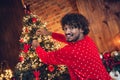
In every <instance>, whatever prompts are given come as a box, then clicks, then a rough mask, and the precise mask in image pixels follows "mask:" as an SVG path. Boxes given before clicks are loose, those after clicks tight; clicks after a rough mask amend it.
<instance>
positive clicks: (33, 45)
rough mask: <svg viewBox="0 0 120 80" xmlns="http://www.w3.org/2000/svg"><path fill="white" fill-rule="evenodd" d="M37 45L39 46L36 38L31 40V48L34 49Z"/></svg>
mask: <svg viewBox="0 0 120 80" xmlns="http://www.w3.org/2000/svg"><path fill="white" fill-rule="evenodd" d="M38 46H40V44H39V42H38V40H33V41H32V48H33V49H36V47H38Z"/></svg>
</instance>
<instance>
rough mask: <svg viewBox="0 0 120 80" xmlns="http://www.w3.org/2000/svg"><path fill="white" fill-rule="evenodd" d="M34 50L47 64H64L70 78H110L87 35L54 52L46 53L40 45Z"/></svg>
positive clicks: (77, 79) (99, 79)
mask: <svg viewBox="0 0 120 80" xmlns="http://www.w3.org/2000/svg"><path fill="white" fill-rule="evenodd" d="M36 51H37V53H38V55H39V57H40V58H41V59H42V61H43V62H45V63H47V64H56V65H57V64H64V65H66V66H67V67H68V69H69V72H70V76H71V80H111V79H110V77H109V75H108V73H107V71H106V69H105V68H104V66H103V64H102V62H101V59H100V56H99V53H98V50H97V48H96V46H95V44H94V42H93V41H92V40H91V39H90V38H89V37H88V36H85V38H84V39H82V40H80V41H77V42H74V43H68V45H67V46H65V47H64V48H62V49H60V50H57V51H54V52H49V53H46V52H45V51H44V50H43V49H41V47H37V49H36Z"/></svg>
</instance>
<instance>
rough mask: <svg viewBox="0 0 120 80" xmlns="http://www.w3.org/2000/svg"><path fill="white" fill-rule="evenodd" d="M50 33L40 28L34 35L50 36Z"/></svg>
mask: <svg viewBox="0 0 120 80" xmlns="http://www.w3.org/2000/svg"><path fill="white" fill-rule="evenodd" d="M51 34H52V33H51V32H49V31H47V30H46V29H45V28H40V29H38V30H37V31H36V35H37V36H39V35H51Z"/></svg>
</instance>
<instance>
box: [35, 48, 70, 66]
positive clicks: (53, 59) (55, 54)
mask: <svg viewBox="0 0 120 80" xmlns="http://www.w3.org/2000/svg"><path fill="white" fill-rule="evenodd" d="M69 49H70V48H69V47H65V48H62V49H60V50H57V51H52V52H46V51H45V50H44V49H42V48H41V47H40V46H38V47H37V48H36V53H37V54H38V57H39V58H40V59H41V60H42V62H44V63H46V64H54V65H58V64H63V65H71V61H70V60H71V59H69V57H68V56H69V55H68V53H70V52H69V51H70V50H69ZM65 50H66V51H67V52H65Z"/></svg>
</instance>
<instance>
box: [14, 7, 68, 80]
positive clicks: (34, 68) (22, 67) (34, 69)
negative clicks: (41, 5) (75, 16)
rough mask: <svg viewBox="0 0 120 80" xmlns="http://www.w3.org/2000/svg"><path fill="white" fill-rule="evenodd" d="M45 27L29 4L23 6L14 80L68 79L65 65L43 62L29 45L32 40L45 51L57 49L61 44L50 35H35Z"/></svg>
mask: <svg viewBox="0 0 120 80" xmlns="http://www.w3.org/2000/svg"><path fill="white" fill-rule="evenodd" d="M41 28H45V29H46V24H45V23H43V22H42V21H41V20H40V19H39V17H38V16H37V15H34V14H33V13H32V12H31V11H30V9H29V5H27V6H26V7H25V16H24V17H23V28H22V33H21V36H20V40H19V41H20V54H19V62H18V63H17V65H16V67H15V71H14V79H15V80H69V74H68V70H67V67H66V66H64V65H47V64H44V63H43V62H42V61H41V59H39V57H38V56H37V54H36V52H35V50H34V49H33V48H32V47H31V42H32V40H34V39H36V40H38V41H39V43H40V46H41V47H42V48H44V49H45V50H46V51H53V50H57V49H59V48H60V47H61V45H60V44H59V43H58V42H56V41H55V40H54V39H52V37H51V36H43V35H40V36H37V35H36V30H38V29H41Z"/></svg>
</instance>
